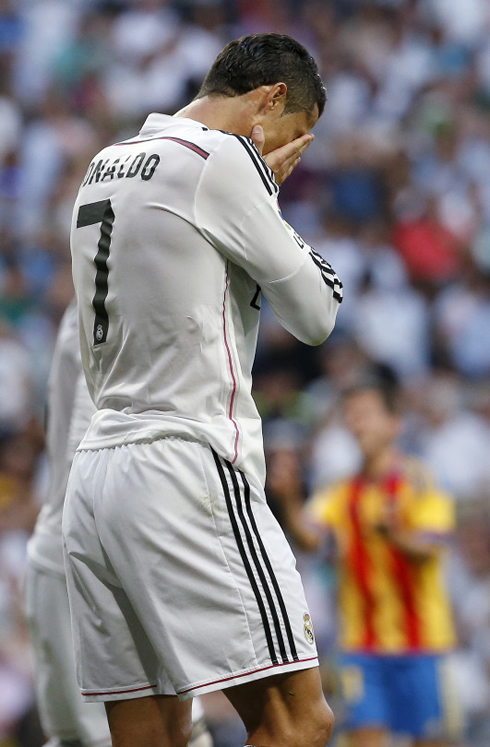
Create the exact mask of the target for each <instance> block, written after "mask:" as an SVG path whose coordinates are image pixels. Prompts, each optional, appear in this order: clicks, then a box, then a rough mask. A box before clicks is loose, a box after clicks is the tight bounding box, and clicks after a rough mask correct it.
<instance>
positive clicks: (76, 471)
mask: <svg viewBox="0 0 490 747" xmlns="http://www.w3.org/2000/svg"><path fill="white" fill-rule="evenodd" d="M63 533H64V538H65V553H66V563H67V582H68V590H69V594H70V604H71V607H72V621H73V634H74V642H75V650H76V655H77V673H78V681H79V685H80V688H81V691H82V695H83V697H84V698H85V700H118V699H123V698H134V697H138V696H145V695H150V694H152V693H161V694H172V695H175V694H177V695H178V696H179V697H180V698H181V699H186V698H190V697H193V696H195V695H197V694H202V693H206V692H211V691H213V690H221V689H223V688H226V687H231V686H233V685H239V684H243V683H245V682H250V681H251V680H256V679H259V678H262V677H267V676H269V675H273V674H279V673H281V672H290V671H294V670H299V669H308V668H311V667H315V666H317V665H318V659H317V652H316V646H315V642H314V636H313V629H312V625H311V620H310V617H309V612H308V607H307V604H306V601H305V596H304V592H303V586H302V583H301V579H300V576H299V574H298V572H297V571H296V567H295V559H294V556H293V554H292V552H291V548H290V547H289V544H288V542H287V540H286V539H285V537H284V534H283V532H282V529H281V528H280V526H279V524H278V523H277V522H276V520H275V519H274V517H273V515H272V513H271V511H270V509H269V507H268V506H267V503H266V501H265V496H264V493H263V490H261V489H257V488H256V487H254V486H252V485H250V484H249V482H248V480H247V478H246V477H245V475H244V474H243V473H242V472H240V471H239V470H236V469H234V468H233V466H232V465H231V464H230V463H229V462H227V461H226V460H224V459H222V458H220V457H218V456H217V454H215V453H214V452H213V451H212V449H211V448H210V447H209V446H207V445H205V444H202V443H198V442H195V441H189V440H185V439H180V438H174V437H172V438H164V439H161V440H158V441H154V442H150V443H136V444H127V445H124V446H119V447H116V448H106V449H100V450H97V451H82V452H79V453H77V454H76V456H75V459H74V462H73V467H72V471H71V474H70V479H69V483H68V490H67V498H66V504H65V514H64V518H63Z"/></svg>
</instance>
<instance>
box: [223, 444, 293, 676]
mask: <svg viewBox="0 0 490 747" xmlns="http://www.w3.org/2000/svg"><path fill="white" fill-rule="evenodd" d="M212 452H213V457H214V461H215V463H216V468H217V470H218V474H219V478H220V482H221V485H222V487H223V492H224V495H225V501H226V507H227V509H228V514H229V516H230V521H231V525H232V528H233V534H234V536H235V540H236V543H237V547H238V550H239V552H240V556H241V558H242V561H243V565H244V568H245V571H246V573H247V576H248V580H249V581H250V586H251V587H252V589H253V592H254V594H255V598H256V600H257V606H258V608H259V611H260V616H261V618H262V624H263V626H264V632H265V637H266V640H267V647H268V649H269V655H270V657H271V661H272V663H273V664H279V660H278V658H277V655H276V651H275V647H274V641H273V639H272V632H271V628H270V625H269V619H268V617H267V611H266V609H265V604H264V600H263V599H262V596H261V593H260V589H259V587H258V584H257V581H256V579H255V576H254V572H253V569H252V566H251V565H250V560H249V558H248V556H247V553H246V550H245V546H244V544H243V540H242V536H241V534H240V528H239V526H238V522H237V517H236V514H235V510H234V508H233V502H232V499H231V493H230V488H229V486H228V481H227V479H226V474H225V471H224V469H223V465H222V464H221V461H220V458H219V456H218V455H217V454H216V452H215V451H214V450H212Z"/></svg>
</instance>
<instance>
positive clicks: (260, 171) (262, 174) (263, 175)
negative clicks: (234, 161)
mask: <svg viewBox="0 0 490 747" xmlns="http://www.w3.org/2000/svg"><path fill="white" fill-rule="evenodd" d="M230 134H231V135H233V137H235V138H236V139H237V140H238V142H239V143H240V145H242V146H243V147H244V148H245V150H246V152H247V153H248V155H249V156H250V158H251V160H252V163H253V165H254V166H255V168H256V169H257V172H258V174H259V176H260V178H261V179H262V182H263V183H264V187H265V188H266V190H267V191H268V193H269V194H270V195H271V196H272V195H273V194H274V190H273V188H272V186H273V185H272V184H270V183H269V182H270V179H269V176H268V174H266V173H265V172H264V170H263V169H262V168H261V166H260V165H259V162H258V160H257V158H256V156H255V154H254V152H253V151H252V149H251V148H250V146H249V145H248V144H247V143H246V142H245V140H243V139H242V138H241V137H240V135H235V134H233V133H230Z"/></svg>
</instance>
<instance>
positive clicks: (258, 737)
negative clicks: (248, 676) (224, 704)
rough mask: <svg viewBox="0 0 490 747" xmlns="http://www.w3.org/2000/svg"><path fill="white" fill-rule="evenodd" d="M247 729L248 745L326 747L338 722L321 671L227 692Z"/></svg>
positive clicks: (257, 683)
mask: <svg viewBox="0 0 490 747" xmlns="http://www.w3.org/2000/svg"><path fill="white" fill-rule="evenodd" d="M224 693H225V695H226V696H227V698H228V699H229V701H230V702H231V704H232V705H233V706H234V707H235V709H236V710H237V712H238V714H239V716H240V717H241V719H242V720H243V722H244V724H245V728H246V729H247V743H248V744H250V745H261V746H267V747H324V745H326V744H327V742H328V741H329V739H330V736H331V734H332V730H333V723H334V718H333V714H332V711H331V710H330V708H329V706H328V704H327V702H326V700H325V698H324V696H323V691H322V686H321V680H320V674H319V671H318V668H315V669H306V670H302V671H298V672H292V673H288V674H281V675H275V676H273V677H267V678H266V679H261V680H255V681H254V682H249V683H247V684H245V685H238V686H236V687H231V688H229V689H227V690H225V691H224Z"/></svg>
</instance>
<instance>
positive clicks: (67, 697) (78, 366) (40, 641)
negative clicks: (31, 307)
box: [25, 302, 212, 747]
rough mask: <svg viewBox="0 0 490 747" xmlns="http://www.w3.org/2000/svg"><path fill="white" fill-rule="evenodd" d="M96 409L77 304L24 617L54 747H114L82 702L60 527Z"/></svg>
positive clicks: (50, 430) (59, 353)
mask: <svg viewBox="0 0 490 747" xmlns="http://www.w3.org/2000/svg"><path fill="white" fill-rule="evenodd" d="M95 410H96V408H95V405H94V403H93V402H92V400H91V398H90V395H89V392H88V389H87V384H86V381H85V376H84V375H83V371H82V361H81V357H80V337H79V330H78V311H77V307H76V303H75V302H72V303H71V304H70V305H69V307H68V308H67V309H66V311H65V313H64V315H63V319H62V320H61V323H60V327H59V330H58V336H57V339H56V345H55V350H54V353H53V359H52V363H51V371H50V376H49V384H48V398H47V412H48V423H47V434H46V452H47V458H48V465H49V473H50V474H49V486H48V490H47V494H46V497H45V500H44V503H43V507H42V509H41V511H40V513H39V516H38V518H37V521H36V526H35V528H34V532H33V535H32V537H31V539H30V540H29V545H28V566H27V573H26V583H25V586H26V591H25V614H26V620H27V622H28V625H29V631H30V634H31V640H32V644H33V651H34V660H35V673H36V674H35V685H36V700H37V705H38V711H39V716H40V720H41V725H42V727H43V731H44V733H45V734H46V735H47V736H48V737H49V741H48V742H47V745H48V746H49V747H110V746H111V735H110V731H109V725H108V723H107V716H106V712H105V709H104V706H103V704H102V703H93V704H92V703H91V704H88V703H84V702H83V700H82V697H81V695H80V690H79V688H78V685H77V681H76V676H75V656H74V651H73V640H72V634H71V624H70V611H69V606H68V594H67V589H66V579H65V568H64V562H63V543H62V537H61V520H62V514H63V505H64V502H65V491H66V483H67V481H68V474H69V470H70V466H71V462H72V459H73V456H74V454H75V451H76V448H77V446H78V444H79V443H80V441H81V439H82V437H83V436H84V434H85V431H86V430H87V427H88V425H89V423H90V419H91V417H92V415H93V414H94V412H95ZM203 716H204V711H203V707H202V704H201V702H200V701H199V698H194V699H193V701H192V721H193V733H192V740H191V743H190V744H191V745H192V747H211V745H212V739H211V735H210V733H209V731H208V730H207V727H206V723H205V721H204V718H203Z"/></svg>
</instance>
